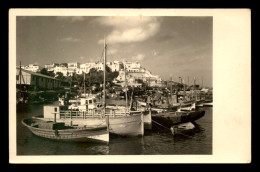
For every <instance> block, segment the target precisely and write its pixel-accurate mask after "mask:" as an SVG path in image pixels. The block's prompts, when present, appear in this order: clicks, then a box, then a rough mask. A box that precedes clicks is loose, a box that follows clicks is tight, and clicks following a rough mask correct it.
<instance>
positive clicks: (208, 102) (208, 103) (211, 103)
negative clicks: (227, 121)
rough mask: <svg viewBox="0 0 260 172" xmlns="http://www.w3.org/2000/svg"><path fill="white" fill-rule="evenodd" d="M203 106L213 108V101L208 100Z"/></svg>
mask: <svg viewBox="0 0 260 172" xmlns="http://www.w3.org/2000/svg"><path fill="white" fill-rule="evenodd" d="M203 105H204V106H210V107H212V106H213V100H212V99H206V100H205V102H204V104H203Z"/></svg>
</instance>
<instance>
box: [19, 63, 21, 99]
mask: <svg viewBox="0 0 260 172" xmlns="http://www.w3.org/2000/svg"><path fill="white" fill-rule="evenodd" d="M19 80H20V94H21V95H22V92H21V91H22V83H21V82H22V65H21V61H20V71H19Z"/></svg>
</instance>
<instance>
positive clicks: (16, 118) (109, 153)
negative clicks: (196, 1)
mask: <svg viewBox="0 0 260 172" xmlns="http://www.w3.org/2000/svg"><path fill="white" fill-rule="evenodd" d="M9 86H10V87H9V100H10V101H9V155H10V159H9V162H10V163H42V164H44V163H250V162H251V12H250V10H249V9H10V11H9Z"/></svg>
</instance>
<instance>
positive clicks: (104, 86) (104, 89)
mask: <svg viewBox="0 0 260 172" xmlns="http://www.w3.org/2000/svg"><path fill="white" fill-rule="evenodd" d="M103 93H104V94H103V103H104V113H105V108H106V39H105V38H104V84H103Z"/></svg>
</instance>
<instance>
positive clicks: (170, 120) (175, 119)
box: [152, 110, 205, 128]
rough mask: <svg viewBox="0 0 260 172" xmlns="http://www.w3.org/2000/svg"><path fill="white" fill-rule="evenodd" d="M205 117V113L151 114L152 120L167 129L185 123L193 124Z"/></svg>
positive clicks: (176, 112)
mask: <svg viewBox="0 0 260 172" xmlns="http://www.w3.org/2000/svg"><path fill="white" fill-rule="evenodd" d="M204 115H205V111H180V110H178V111H175V112H173V111H172V112H170V111H168V112H166V113H158V114H152V120H153V121H154V122H156V123H158V124H161V125H163V126H166V127H168V128H170V127H172V126H173V125H178V124H182V123H187V122H194V121H196V120H198V119H200V118H202V117H203V116H204Z"/></svg>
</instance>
